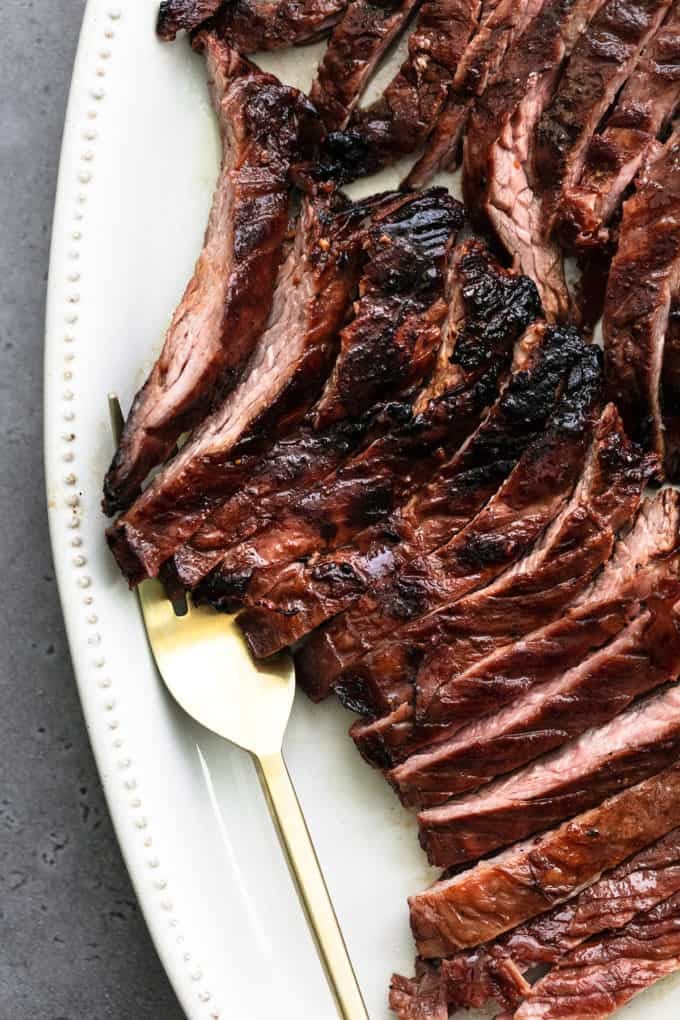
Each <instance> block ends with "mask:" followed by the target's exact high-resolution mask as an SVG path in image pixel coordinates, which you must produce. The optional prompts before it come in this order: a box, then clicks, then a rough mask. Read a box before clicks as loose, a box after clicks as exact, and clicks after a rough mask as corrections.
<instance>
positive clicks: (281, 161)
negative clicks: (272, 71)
mask: <svg viewBox="0 0 680 1020" xmlns="http://www.w3.org/2000/svg"><path fill="white" fill-rule="evenodd" d="M197 45H200V46H201V47H202V48H203V50H204V52H205V55H206V61H207V65H208V75H209V79H210V87H211V93H212V96H213V102H214V105H215V108H216V110H217V111H218V115H219V118H220V124H221V129H222V136H223V145H224V156H223V162H222V169H221V171H220V179H219V181H218V185H217V191H216V193H215V198H214V201H213V208H212V211H211V213H210V220H209V223H208V229H207V232H206V237H205V241H204V246H203V250H202V252H201V255H200V257H199V259H198V262H197V263H196V268H195V270H194V275H193V277H192V279H191V281H190V282H189V285H188V286H187V289H186V291H185V293H184V296H183V298H182V301H181V302H180V304H179V306H178V308H177V310H176V311H175V314H174V316H173V319H172V322H171V324H170V327H169V329H168V332H167V334H166V337H165V342H164V345H163V350H162V351H161V354H160V357H159V358H158V361H157V362H156V364H155V366H154V368H153V369H152V371H151V374H150V376H149V378H148V379H147V381H146V383H145V384H144V386H143V387H142V389H141V390H140V391H139V393H138V394H137V396H136V397H135V399H134V403H133V405H132V409H131V411H130V414H129V417H128V420H127V422H126V424H125V428H124V430H123V435H122V438H121V440H120V443H119V445H118V449H117V450H116V453H115V456H114V458H113V462H112V464H111V467H110V468H109V471H108V474H107V476H106V480H105V483H104V504H103V505H104V509H105V511H106V512H107V513H113V512H115V511H116V510H119V509H124V508H125V507H127V506H129V504H130V503H131V502H132V500H133V499H134V498H135V497H136V496H137V494H138V492H139V490H140V487H141V485H142V482H143V481H144V479H145V478H146V476H147V475H148V473H149V471H150V470H151V469H152V468H154V467H156V466H157V465H158V464H160V463H162V462H163V461H164V460H165V459H166V457H167V456H168V454H169V453H170V452H171V450H172V448H173V446H174V444H175V441H176V440H177V438H178V437H179V435H180V434H181V433H182V432H185V431H186V430H187V429H190V428H192V427H193V426H194V425H196V424H197V423H198V422H199V421H200V420H201V419H202V418H203V417H204V416H205V415H206V414H207V412H208V410H209V408H210V405H211V403H212V402H213V401H214V400H215V399H216V396H217V394H218V393H219V392H220V391H221V390H222V389H223V388H224V387H225V386H228V385H229V384H230V383H233V381H234V379H235V378H236V375H237V373H238V371H239V370H240V369H241V367H242V365H243V364H244V362H245V360H246V359H247V357H248V356H249V355H250V353H251V351H252V349H253V347H254V346H255V344H256V342H257V340H258V337H259V336H260V334H261V333H262V330H263V328H264V326H265V323H266V320H267V314H268V312H269V309H270V306H271V303H272V294H273V289H274V281H275V278H276V273H277V269H278V267H279V262H280V260H281V255H282V250H283V242H284V240H285V237H286V234H287V231H288V206H289V184H288V172H289V168H290V163H291V160H292V159H294V158H296V157H298V156H299V153H300V144H301V142H300V137H301V133H303V132H304V130H305V127H304V125H305V122H307V121H310V118H311V119H313V117H314V116H315V115H314V114H313V111H312V109H311V107H310V106H309V103H308V102H307V101H306V100H305V99H304V98H303V97H302V95H301V94H300V93H299V92H297V91H296V90H295V89H291V88H288V87H286V86H283V85H281V84H280V83H279V82H278V81H277V79H276V78H274V77H272V75H269V74H263V73H262V72H261V71H259V70H258V69H257V68H256V67H254V66H253V65H252V64H249V63H248V62H247V61H246V60H244V59H243V58H242V57H240V56H239V55H238V54H237V53H236V52H235V51H234V50H232V49H230V48H229V47H228V46H226V45H225V44H224V43H222V42H220V41H219V40H218V39H217V38H216V37H215V36H214V35H213V34H211V33H207V32H204V33H201V35H200V36H199V37H198V39H197Z"/></svg>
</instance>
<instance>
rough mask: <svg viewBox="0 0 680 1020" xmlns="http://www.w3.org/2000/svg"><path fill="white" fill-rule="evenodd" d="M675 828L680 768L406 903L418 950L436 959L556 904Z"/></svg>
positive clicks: (678, 817)
mask: <svg viewBox="0 0 680 1020" xmlns="http://www.w3.org/2000/svg"><path fill="white" fill-rule="evenodd" d="M679 824H680V765H678V764H677V763H676V764H674V765H672V766H671V767H670V768H669V769H666V770H665V771H664V772H661V773H659V774H658V775H656V776H653V777H652V778H650V779H646V780H644V781H643V782H642V783H638V784H637V785H636V786H632V787H630V788H629V789H627V790H624V791H622V792H621V793H618V794H617V795H616V796H614V797H610V798H609V799H608V800H606V801H605V802H604V803H603V804H601V805H600V806H599V807H596V808H593V809H592V810H590V811H587V812H585V813H584V814H581V815H578V816H577V817H576V818H574V819H572V821H569V822H565V823H564V824H563V825H561V826H560V827H559V828H558V829H553V830H552V831H551V832H548V833H546V834H545V835H543V836H541V837H538V838H534V839H531V840H528V841H527V842H525V843H519V844H517V845H516V846H514V847H512V848H511V849H510V850H506V851H504V852H502V853H500V854H498V855H496V856H495V857H492V858H490V859H489V860H487V861H482V862H480V863H479V864H477V865H476V866H475V867H474V868H471V869H469V870H467V871H463V872H461V873H460V874H458V875H455V876H454V877H453V878H449V879H446V880H444V881H440V882H437V883H435V885H433V886H432V887H431V888H429V889H427V890H425V891H424V892H421V893H418V894H417V895H415V896H412V897H411V898H410V900H409V905H410V910H411V927H412V929H413V934H414V936H415V938H416V943H417V947H418V952H419V953H420V955H421V956H423V957H425V958H426V959H429V958H432V957H443V956H447V955H450V954H452V953H455V952H456V951H457V950H459V949H467V948H472V947H474V946H478V945H480V944H481V943H483V942H487V941H489V940H490V939H494V938H496V937H497V936H499V935H502V934H503V933H504V932H506V931H509V930H510V929H511V928H514V927H516V926H517V925H518V924H522V923H523V922H524V921H528V920H530V919H531V918H533V917H536V916H537V915H538V914H542V913H544V912H545V911H546V910H549V909H550V908H552V907H554V906H556V905H557V904H558V903H563V902H565V901H567V900H569V899H571V897H572V896H574V895H575V894H576V893H578V892H579V891H580V890H581V889H583V888H584V887H585V886H587V885H591V884H592V883H593V882H594V881H596V880H597V879H599V878H600V877H601V875H602V874H603V873H604V872H606V871H608V870H609V869H611V868H615V867H617V865H619V864H621V863H622V862H623V861H625V860H627V859H628V858H629V857H632V856H633V854H637V853H639V852H640V851H641V850H643V849H644V848H645V847H647V846H649V845H650V843H652V842H654V841H656V840H658V839H660V838H661V837H662V836H665V835H666V834H667V833H669V832H670V831H671V830H672V829H675V828H677V827H678V825H679Z"/></svg>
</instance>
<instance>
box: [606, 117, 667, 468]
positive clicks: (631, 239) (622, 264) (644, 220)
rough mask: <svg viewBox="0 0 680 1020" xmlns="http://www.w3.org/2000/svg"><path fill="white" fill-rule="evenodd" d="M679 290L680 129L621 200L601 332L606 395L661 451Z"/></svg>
mask: <svg viewBox="0 0 680 1020" xmlns="http://www.w3.org/2000/svg"><path fill="white" fill-rule="evenodd" d="M679 290H680V128H678V129H676V131H675V132H674V134H673V135H671V137H670V139H669V140H668V142H667V143H666V145H665V146H664V148H663V149H662V150H661V152H660V154H659V155H658V156H657V157H656V158H655V159H653V160H652V161H651V162H650V163H649V164H648V165H647V167H646V168H645V169H644V170H643V172H642V174H641V175H640V177H639V178H638V184H637V188H636V191H635V194H634V195H633V196H632V197H631V198H629V199H628V201H627V202H626V203H625V204H624V206H623V220H622V223H621V232H620V239H619V247H618V251H617V252H616V255H615V256H614V260H613V262H612V266H611V270H610V273H609V281H608V283H607V294H606V299H605V308H604V318H603V332H604V344H605V372H606V380H607V387H608V391H609V394H610V396H611V399H612V400H615V401H616V402H617V404H618V406H619V410H620V411H621V414H622V415H623V420H624V422H625V424H626V429H627V431H628V433H629V434H630V435H631V436H633V438H635V439H636V440H638V442H642V443H644V444H645V445H646V446H648V447H649V448H651V449H653V450H655V451H656V452H657V453H658V454H659V455H660V457H661V458H663V455H664V437H663V422H662V417H661V401H660V387H661V369H662V363H663V349H664V335H665V333H666V330H667V328H668V324H669V318H670V310H671V300H672V296H673V294H675V293H677V292H678V291H679Z"/></svg>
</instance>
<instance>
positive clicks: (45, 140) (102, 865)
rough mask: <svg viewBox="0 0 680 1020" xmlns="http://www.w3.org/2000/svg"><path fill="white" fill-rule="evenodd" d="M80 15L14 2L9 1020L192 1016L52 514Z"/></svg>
mask: <svg viewBox="0 0 680 1020" xmlns="http://www.w3.org/2000/svg"><path fill="white" fill-rule="evenodd" d="M82 11H83V0H3V3H2V33H1V35H0V225H1V226H0V418H1V428H2V436H3V443H2V453H0V479H1V481H0V521H1V522H2V528H1V529H0V576H1V577H2V598H1V604H2V613H1V614H0V628H1V629H0V703H1V704H2V708H1V709H0V1020H146V1018H149V1020H181V1017H182V1016H183V1013H182V1012H181V1010H180V1009H179V1006H178V1005H177V1002H176V1000H175V998H174V996H173V993H172V990H171V989H170V986H169V984H168V982H167V980H166V978H165V975H164V973H163V971H162V969H161V966H160V963H159V961H158V958H157V956H156V954H155V951H154V949H153V946H152V945H151V942H150V939H149V936H148V935H147V932H146V929H145V927H144V922H143V919H142V917H141V914H140V911H139V908H138V905H137V903H136V901H135V896H134V894H133V892H132V889H131V887H130V883H129V881H128V878H127V875H126V873H125V870H124V868H123V864H122V861H121V858H120V854H119V852H118V847H117V845H116V840H115V837H114V834H113V830H112V828H111V823H110V821H109V817H108V815H107V811H106V806H105V803H104V799H103V796H102V792H101V789H100V786H99V782H98V780H97V774H96V771H95V767H94V762H93V759H92V754H91V752H90V747H89V744H88V741H87V736H86V733H85V728H84V724H83V719H82V716H81V712H80V707H79V704H78V699H77V696H76V689H75V685H74V681H73V675H72V671H71V665H70V663H69V657H68V651H67V648H66V642H65V639H64V632H63V628H62V621H61V614H60V610H59V604H58V600H57V592H56V588H55V583H54V575H53V570H52V564H51V562H50V551H49V543H48V538H47V524H46V518H45V509H44V497H43V480H42V463H41V445H42V440H41V430H42V422H41V401H42V393H41V382H42V380H41V376H42V345H43V309H44V291H45V280H46V275H47V257H48V245H49V237H50V225H51V219H52V203H53V199H54V188H55V179H56V170H57V161H58V157H59V145H60V140H61V131H62V123H63V117H64V106H65V101H66V91H67V88H68V83H69V79H70V73H71V64H72V60H73V55H74V52H75V47H76V43H77V35H78V30H79V25H80V19H81V16H82Z"/></svg>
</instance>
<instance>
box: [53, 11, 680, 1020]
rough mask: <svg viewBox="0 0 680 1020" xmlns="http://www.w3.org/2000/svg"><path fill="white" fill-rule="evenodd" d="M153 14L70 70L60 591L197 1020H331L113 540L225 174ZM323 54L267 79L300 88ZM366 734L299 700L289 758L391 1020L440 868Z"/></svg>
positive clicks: (112, 24)
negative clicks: (127, 412)
mask: <svg viewBox="0 0 680 1020" xmlns="http://www.w3.org/2000/svg"><path fill="white" fill-rule="evenodd" d="M156 9H157V0H90V2H89V4H88V7H87V11H86V15H85V20H84V24H83V30H82V35H81V40H80V47H79V50H78V56H77V60H76V65H75V70H74V76H73V84H72V91H71V98H70V102H69V109H68V117H67V122H66V129H65V135H64V143H63V150H62V160H61V170H60V178H59V189H58V195H57V205H56V212H55V220H54V232H53V239H52V256H51V266H50V285H49V298H48V312H47V340H46V352H45V402H46V406H45V460H46V470H47V495H48V504H49V517H50V528H51V535H52V545H53V550H54V558H55V563H56V569H57V576H58V581H59V588H60V592H61V599H62V603H63V609H64V616H65V619H66V625H67V630H68V636H69V642H70V647H71V652H72V656H73V662H74V666H75V672H76V677H77V681H78V686H79V690H80V695H81V699H82V703H83V708H84V711H85V718H86V722H87V726H88V730H89V734H90V738H91V741H92V745H93V747H94V751H95V755H96V758H97V763H98V767H99V771H100V774H101V778H102V782H103V784H104V788H105V791H106V796H107V799H108V803H109V806H110V809H111V814H112V816H113V821H114V825H115V828H116V832H117V835H118V839H119V841H120V845H121V848H122V851H123V855H124V857H125V860H126V863H127V867H128V869H129V872H130V875H131V877H132V880H133V882H134V885H135V889H136V892H137V895H138V897H139V900H140V903H141V906H142V909H143V911H144V915H145V917H146V920H147V923H148V926H149V929H150V931H151V934H152V937H153V939H154V942H155V944H156V947H157V949H158V951H159V953H160V956H161V959H162V961H163V964H164V966H165V969H166V971H167V973H168V976H169V978H170V980H171V982H172V984H173V986H174V988H175V990H176V992H177V995H178V997H179V999H180V1002H181V1004H182V1007H183V1009H184V1011H185V1012H186V1015H187V1017H189V1018H190V1020H210V1018H213V1020H216V1018H222V1020H274V1018H277V1020H289V1018H290V1020H293V1018H295V1020H334V1018H335V1015H336V1014H335V1011H334V1008H333V1005H332V1003H331V1000H330V997H329V994H328V992H327V989H326V987H325V983H324V980H323V977H322V975H321V971H320V968H319V965H318V963H317V960H316V956H315V954H314V950H313V948H312V946H311V943H310V940H309V937H308V934H307V931H306V928H305V925H304V922H303V920H302V916H301V912H300V909H299V906H298V903H297V900H296V898H295V895H294V893H293V891H292V888H291V885H290V882H289V878H288V875H287V872H286V870H285V866H284V864H283V861H282V859H281V855H280V852H279V848H278V844H277V843H276V839H275V836H274V834H273V831H272V828H271V825H270V821H269V817H268V815H267V812H266V809H265V807H264V804H263V801H262V797H261V794H260V790H259V786H258V784H257V780H256V777H255V773H254V771H253V768H252V766H251V764H250V761H249V759H248V757H247V756H246V755H245V754H244V753H243V752H241V751H238V750H236V749H234V748H232V747H229V746H227V745H225V744H224V743H222V742H220V741H219V740H217V739H216V738H213V737H212V736H210V735H209V734H207V733H206V732H204V731H202V730H201V729H200V728H198V727H197V726H194V725H193V724H192V723H191V722H190V721H189V720H187V718H186V717H185V716H184V715H183V714H182V712H181V711H180V710H178V709H177V708H176V707H175V705H174V704H173V703H171V701H170V700H169V698H168V697H167V695H166V694H165V691H164V689H163V687H162V685H161V684H160V682H159V680H158V677H157V675H156V672H155V669H154V666H153V664H152V661H151V657H150V654H149V651H148V648H147V645H146V641H145V637H144V631H143V628H142V624H141V620H140V617H139V612H138V609H137V603H136V599H135V598H134V597H133V596H132V595H131V594H130V593H129V592H128V591H127V589H126V586H125V584H124V582H123V581H122V580H121V578H120V576H119V574H118V572H117V570H116V568H115V567H114V564H113V561H112V559H111V558H110V556H109V553H108V551H107V548H106V546H105V543H104V539H103V529H104V526H105V520H104V518H103V516H102V514H101V512H100V509H99V499H100V489H101V478H102V476H103V473H104V471H105V468H106V466H107V464H108V461H109V459H110V456H111V452H112V450H111V445H112V444H111V438H110V434H109V427H108V420H107V409H106V395H107V393H108V392H109V391H110V390H116V391H117V392H118V393H119V394H120V396H121V399H122V402H123V405H124V407H128V406H129V402H130V400H131V398H132V396H133V393H134V391H135V390H136V389H137V387H138V386H139V384H140V383H141V382H142V380H143V378H144V376H145V375H146V372H147V370H148V368H149V367H150V365H151V363H152V361H153V358H154V356H155V354H156V353H157V352H158V349H159V347H160V343H161V340H162V336H163V333H164V330H165V327H166V324H167V322H168V320H169V317H170V314H171V312H172V309H173V306H174V304H175V303H176V302H177V300H178V298H179V296H180V295H181V292H182V289H183V286H184V283H185V281H186V279H187V278H188V276H189V275H190V272H191V269H192V266H193V262H194V259H195V257H196V255H197V253H198V251H199V249H200V244H201V237H202V234H203V229H204V225H205V221H206V216H207V211H208V207H209V203H210V197H211V193H212V189H213V185H214V181H215V178H216V173H217V166H218V140H217V132H216V127H215V124H214V120H213V116H212V113H211V111H210V108H209V105H208V99H207V94H206V90H205V78H204V72H203V66H202V60H201V59H200V58H199V57H197V56H195V55H194V54H192V53H191V51H190V49H189V46H188V44H187V43H186V40H183V41H180V42H178V43H177V44H174V45H162V44H159V43H158V42H157V41H156V39H155V35H154V21H155V15H156ZM317 53H318V48H317V49H315V48H313V47H312V48H308V49H306V50H301V51H297V52H296V53H292V54H286V55H284V56H283V57H275V58H267V66H268V67H270V68H272V69H275V70H276V71H277V72H278V73H280V74H281V76H282V77H284V78H285V79H286V80H288V81H291V82H294V83H299V84H302V85H306V84H307V83H308V82H309V81H310V79H311V75H312V72H313V68H314V63H315V56H316V54H317ZM389 176H390V175H388V177H389ZM396 180H397V174H396V173H393V174H392V175H391V180H388V179H386V178H383V180H382V181H381V182H380V183H381V185H383V184H391V183H395V182H396ZM350 721H351V719H350V717H349V716H348V714H347V713H345V712H344V711H343V710H342V709H341V708H339V707H338V706H337V705H333V704H330V703H329V704H327V705H323V706H321V707H313V706H311V705H310V704H309V703H307V702H306V701H305V699H304V698H298V700H297V703H296V707H295V711H294V716H293V719H292V722H291V726H290V730H289V734H288V738H287V744H286V756H287V760H288V762H289V765H290V768H291V772H292V774H293V777H294V780H295V783H296V785H297V788H298V792H299V794H300V797H301V800H302V802H303V805H304V808H305V812H306V815H307V818H308V821H309V825H310V829H311V831H312V834H313V837H314V840H315V842H316V846H317V849H318V851H319V855H320V858H321V861H322V864H323V867H324V870H325V872H326V875H327V878H328V881H329V885H330V888H331V892H332V895H333V897H334V900H335V904H336V907H337V910H338V914H339V917H340V919H341V923H342V925H343V929H344V931H345V934H346V937H347V940H348V943H349V946H350V950H351V953H352V956H353V958H354V961H355V964H356V968H357V971H358V974H359V977H360V980H361V983H362V987H363V989H364V991H365V995H366V998H367V1002H368V1006H369V1011H370V1016H371V1018H372V1020H387V1017H388V1016H390V1014H389V1012H388V1010H387V1005H386V989H387V985H388V981H389V977H390V974H391V973H392V971H393V970H401V971H402V972H405V973H411V971H412V957H413V948H412V942H411V938H410V933H409V928H408V916H407V908H406V897H407V895H408V894H409V893H411V892H414V891H416V890H418V889H420V888H422V887H423V886H425V885H426V884H428V883H429V882H430V881H431V880H432V879H433V878H434V877H435V874H434V872H433V871H432V870H431V869H429V868H428V867H427V864H426V862H425V859H424V856H423V855H422V853H421V852H420V850H419V848H418V844H417V840H416V832H415V825H414V823H413V820H412V819H411V817H410V816H409V815H408V814H407V813H406V812H405V811H404V810H403V809H402V808H401V807H400V806H399V804H398V803H397V801H396V799H395V798H394V797H393V796H392V794H391V793H390V792H389V790H388V788H387V786H386V784H385V783H384V782H383V780H382V779H381V777H380V776H379V775H378V774H376V773H373V772H372V771H371V770H370V769H368V768H367V767H366V766H365V765H364V764H363V763H362V762H361V761H360V759H359V756H358V755H357V754H356V752H355V751H354V748H353V746H352V744H351V741H349V740H348V738H347V735H346V731H347V728H348V725H349V723H350ZM679 1008H680V983H679V982H678V980H673V979H672V980H671V981H670V982H667V983H665V984H664V985H663V986H662V988H660V989H655V990H653V991H652V992H651V993H648V994H647V995H646V996H644V997H643V998H642V999H640V1000H639V1001H638V1002H637V1003H636V1004H634V1005H633V1006H631V1007H629V1008H628V1009H627V1010H624V1011H622V1014H621V1015H622V1016H623V1015H626V1016H628V1017H629V1018H631V1020H632V1018H642V1017H649V1016H652V1015H653V1016H654V1017H655V1018H657V1020H672V1018H673V1020H675V1018H677V1015H678V1009H679ZM468 1015H469V1016H472V1015H471V1014H468Z"/></svg>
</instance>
